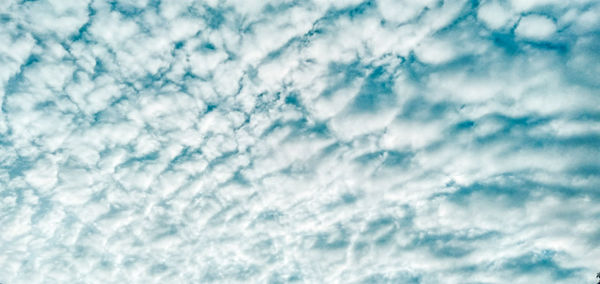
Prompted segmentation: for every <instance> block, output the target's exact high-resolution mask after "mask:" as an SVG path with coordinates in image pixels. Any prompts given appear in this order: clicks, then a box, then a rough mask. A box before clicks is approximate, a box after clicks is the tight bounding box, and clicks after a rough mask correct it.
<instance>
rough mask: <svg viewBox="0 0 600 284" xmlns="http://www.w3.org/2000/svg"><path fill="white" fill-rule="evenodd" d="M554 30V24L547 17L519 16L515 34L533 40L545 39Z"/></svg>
mask: <svg viewBox="0 0 600 284" xmlns="http://www.w3.org/2000/svg"><path fill="white" fill-rule="evenodd" d="M555 32H556V24H555V23H554V21H553V20H551V19H549V18H548V17H545V16H541V15H530V16H525V17H523V18H521V20H520V21H519V24H518V25H517V28H516V29H515V34H516V35H518V36H520V37H524V38H528V39H533V40H545V39H548V38H550V37H551V36H552V35H553V34H554V33H555Z"/></svg>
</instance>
